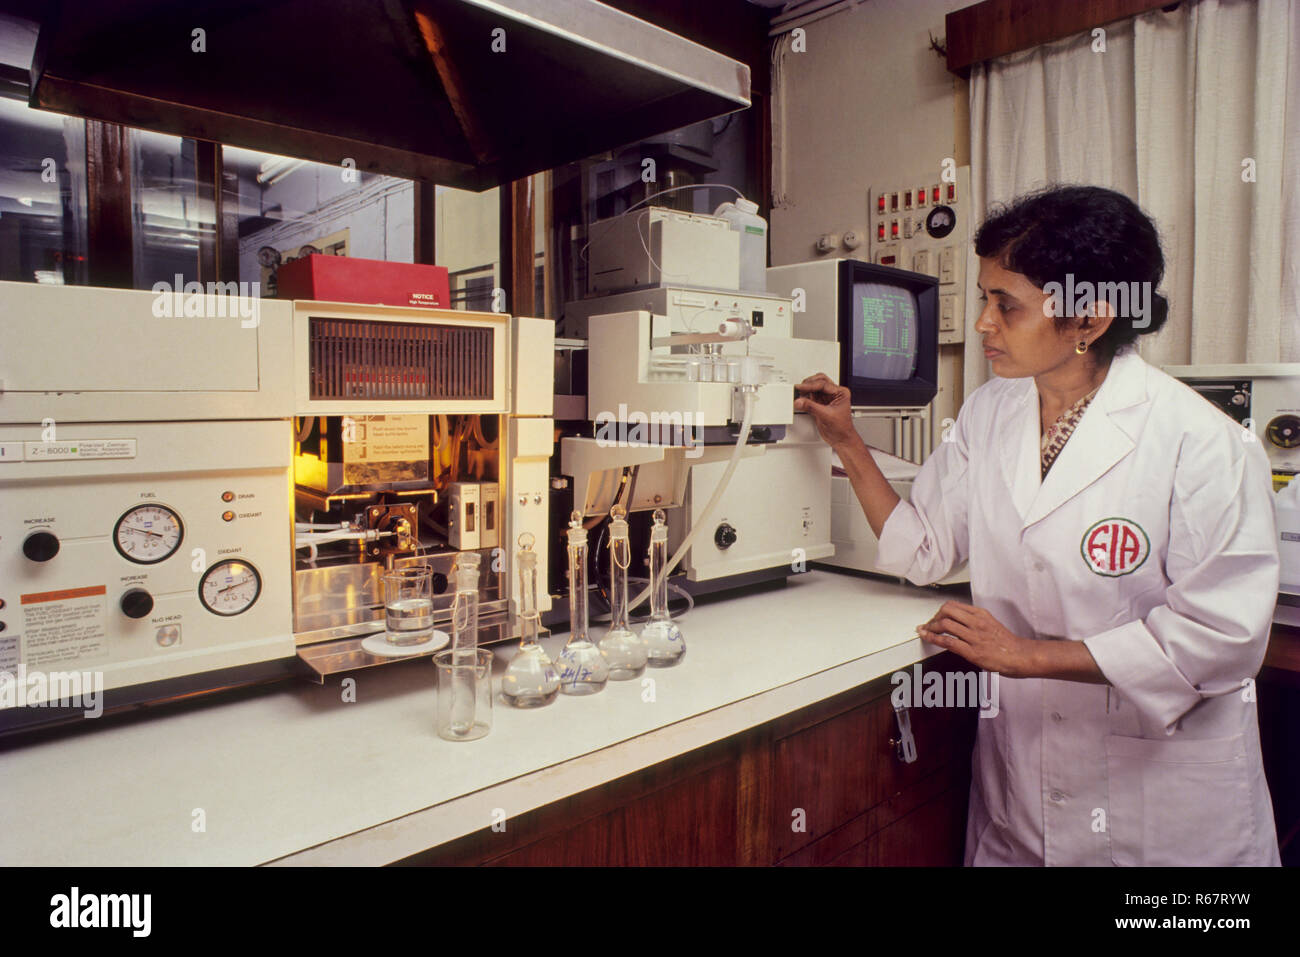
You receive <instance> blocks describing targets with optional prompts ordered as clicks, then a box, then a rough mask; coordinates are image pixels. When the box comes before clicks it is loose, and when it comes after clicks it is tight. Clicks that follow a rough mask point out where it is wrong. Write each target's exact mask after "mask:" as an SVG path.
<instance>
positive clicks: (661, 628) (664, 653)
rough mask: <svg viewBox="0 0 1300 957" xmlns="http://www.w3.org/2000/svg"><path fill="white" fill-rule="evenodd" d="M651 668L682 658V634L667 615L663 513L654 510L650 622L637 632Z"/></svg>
mask: <svg viewBox="0 0 1300 957" xmlns="http://www.w3.org/2000/svg"><path fill="white" fill-rule="evenodd" d="M641 638H642V640H643V641H645V644H646V652H647V654H648V659H647V661H646V664H648V665H649V666H650V667H651V668H670V667H672V666H673V665H675V664H677V663H678V662H679V661H681V660H682V656H683V655H685V654H686V639H685V638H684V637H682V630H681V628H679V627H678V626H677V623H676V622H674V621H673V619H672V617H671V616H670V615H669V614H668V526H667V525H665V524H664V510H663V509H662V508H657V509H655V512H654V525H653V526H652V527H651V529H650V620H649V621H648V622H646V623H645V627H644V628H642V629H641Z"/></svg>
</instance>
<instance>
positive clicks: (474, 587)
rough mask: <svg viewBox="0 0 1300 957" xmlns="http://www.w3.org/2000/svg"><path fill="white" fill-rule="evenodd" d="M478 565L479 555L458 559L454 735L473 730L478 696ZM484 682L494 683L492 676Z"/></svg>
mask: <svg viewBox="0 0 1300 957" xmlns="http://www.w3.org/2000/svg"><path fill="white" fill-rule="evenodd" d="M478 565H479V555H478V553H477V552H461V553H460V554H459V555H457V556H456V571H455V576H456V594H455V597H454V598H453V600H452V612H451V625H452V638H451V663H452V668H453V671H454V672H455V673H454V675H453V679H452V685H451V731H452V734H469V733H470V732H471V731H473V730H474V699H475V698H476V697H477V694H478V678H477V675H476V671H477V665H478ZM483 680H485V681H491V680H492V676H491V675H490V674H489V675H488V676H487V677H486V678H484V679H483Z"/></svg>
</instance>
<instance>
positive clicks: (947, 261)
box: [867, 166, 974, 344]
mask: <svg viewBox="0 0 1300 957" xmlns="http://www.w3.org/2000/svg"><path fill="white" fill-rule="evenodd" d="M953 175H954V176H955V179H953V180H952V181H943V180H942V179H941V178H940V176H941V174H936V172H934V171H929V172H927V173H925V174H924V175H922V174H920V173H918V174H917V176H916V177H915V178H914V181H913V182H911V183H906V184H903V183H899V184H894V185H891V186H890V187H889V188H885V189H880V190H875V189H873V190H872V191H871V193H870V194H869V195H868V197H867V202H868V209H869V211H870V213H871V231H870V235H871V261H872V262H875V263H879V264H880V265H882V266H897V267H898V268H899V269H910V270H912V271H913V272H919V273H924V274H926V275H928V276H934V277H935V278H937V279H938V280H939V342H940V344H946V343H954V342H962V341H963V340H964V338H965V315H966V302H965V299H966V260H967V252H968V250H969V247H970V243H971V238H972V236H973V235H974V224H973V217H974V214H973V209H972V204H971V199H970V167H969V166H959V167H955V168H954V173H953Z"/></svg>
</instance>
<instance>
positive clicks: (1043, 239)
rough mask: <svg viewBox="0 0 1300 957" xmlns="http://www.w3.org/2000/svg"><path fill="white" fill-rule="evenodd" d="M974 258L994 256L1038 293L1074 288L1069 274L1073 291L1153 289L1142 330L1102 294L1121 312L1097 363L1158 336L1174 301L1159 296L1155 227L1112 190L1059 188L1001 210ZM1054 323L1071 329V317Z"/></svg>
mask: <svg viewBox="0 0 1300 957" xmlns="http://www.w3.org/2000/svg"><path fill="white" fill-rule="evenodd" d="M975 253H976V254H977V255H979V256H981V257H986V258H987V257H992V258H995V259H996V260H997V262H998V263H999V265H1001V266H1002V268H1004V269H1009V270H1011V271H1012V272H1018V273H1020V274H1021V275H1023V276H1025V277H1027V278H1028V279H1029V280H1030V281H1031V282H1033V283H1034V284H1035V285H1036V286H1038V287H1039V288H1040V289H1042V288H1045V287H1046V286H1047V285H1048V284H1049V283H1053V282H1055V283H1060V284H1061V286H1062V288H1063V289H1066V290H1068V288H1069V287H1068V286H1067V278H1066V277H1067V275H1070V276H1072V281H1073V285H1074V287H1075V288H1079V286H1080V284H1081V283H1084V282H1088V283H1092V284H1093V285H1092V287H1091V288H1093V289H1097V287H1098V285H1099V284H1102V283H1126V284H1127V283H1134V282H1137V283H1150V286H1148V287H1147V288H1148V289H1150V290H1151V291H1152V292H1151V298H1150V301H1149V314H1148V315H1147V316H1146V317H1145V318H1144V322H1143V324H1141V325H1139V324H1137V323H1134V322H1131V321H1126V319H1128V318H1129V317H1128V316H1125V315H1124V311H1125V310H1123V309H1121V308H1119V307H1118V306H1116V303H1115V302H1114V300H1113V298H1112V296H1110V295H1098V298H1099V299H1105V300H1107V301H1110V302H1111V306H1112V307H1113V308H1116V309H1117V312H1116V318H1115V320H1114V321H1112V322H1111V324H1110V327H1109V328H1108V329H1107V330H1106V332H1105V333H1104V334H1103V335H1102V336H1101V337H1100V338H1099V339H1097V341H1096V342H1094V343H1093V344H1092V346H1093V349H1094V350H1096V353H1097V357H1098V359H1099V360H1102V359H1104V360H1109V359H1110V358H1112V357H1113V356H1114V355H1115V353H1116V352H1117V351H1119V350H1120V349H1121V348H1122V347H1124V346H1126V345H1128V344H1130V343H1132V342H1134V341H1136V340H1137V337H1138V336H1140V335H1149V334H1150V333H1153V332H1158V331H1159V330H1160V327H1161V326H1163V325H1164V324H1165V320H1166V319H1167V318H1168V317H1169V301H1168V300H1167V299H1165V297H1164V296H1162V295H1160V294H1159V293H1157V292H1155V291H1154V290H1155V288H1156V286H1158V285H1159V284H1160V279H1161V277H1162V276H1164V272H1165V257H1164V255H1163V254H1162V253H1161V251H1160V236H1159V234H1158V232H1157V231H1156V225H1155V223H1154V222H1152V220H1151V218H1150V217H1149V216H1147V215H1146V213H1144V212H1142V210H1141V209H1140V208H1139V207H1138V205H1137V203H1135V202H1133V201H1132V200H1131V199H1129V198H1128V197H1127V196H1125V195H1124V194H1123V193H1117V192H1115V191H1114V190H1111V189H1103V188H1102V187H1100V186H1061V185H1055V186H1049V187H1047V188H1046V189H1042V190H1038V191H1037V192H1033V193H1028V194H1026V195H1024V196H1020V197H1018V198H1017V199H1015V200H1013V201H1012V202H1010V203H1007V204H1003V205H1001V206H998V207H995V208H994V209H993V210H992V211H991V212H990V214H989V216H988V218H987V219H985V221H984V223H983V225H981V226H980V228H979V230H978V231H977V232H976V233H975ZM1103 288H1105V289H1114V288H1115V287H1113V286H1106V287H1103ZM1131 288H1132V287H1131V286H1125V289H1131ZM1099 292H1100V290H1099ZM1125 298H1126V299H1127V292H1126V293H1125ZM1067 305H1068V303H1067ZM1055 321H1056V328H1057V329H1058V330H1060V331H1064V330H1065V329H1067V328H1069V326H1070V324H1071V320H1070V318H1069V316H1068V315H1060V314H1058V315H1057V316H1056V318H1055Z"/></svg>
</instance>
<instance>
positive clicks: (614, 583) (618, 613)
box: [600, 505, 646, 681]
mask: <svg viewBox="0 0 1300 957" xmlns="http://www.w3.org/2000/svg"><path fill="white" fill-rule="evenodd" d="M609 514H610V523H609V581H610V587H609V604H610V609H609V613H610V620H609V631H608V632H606V633H605V637H604V638H602V639H600V650H601V653H602V654H603V655H604V656H605V661H606V663H607V664H608V665H609V677H610V679H611V680H613V681H627V680H628V679H630V678H638V677H640V676H641V673H642V672H643V671H645V665H646V646H645V642H644V641H642V640H641V636H640V635H638V634H636V632H634V631H633V630H632V629H631V628H629V627H628V626H627V569H628V565H629V564H630V561H631V557H632V546H631V543H630V542H629V540H628V528H627V518H626V517H625V516H626V515H627V509H625V508H624V507H623V506H622V505H615V506H614V507H613V508H611V509H610V510H609Z"/></svg>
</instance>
